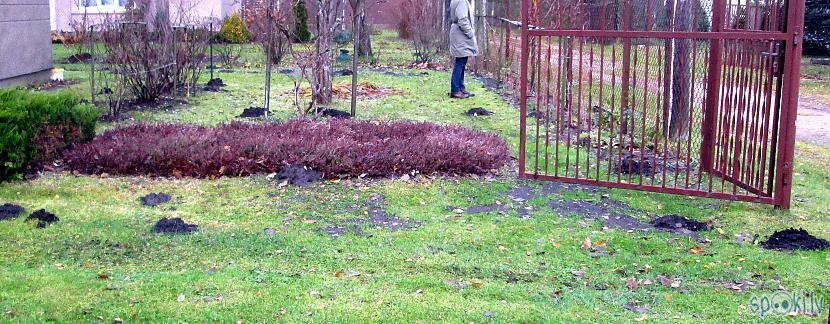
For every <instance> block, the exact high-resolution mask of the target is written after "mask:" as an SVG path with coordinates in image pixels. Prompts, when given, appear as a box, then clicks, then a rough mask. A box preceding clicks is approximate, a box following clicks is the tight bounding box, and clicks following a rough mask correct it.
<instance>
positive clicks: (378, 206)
mask: <svg viewBox="0 0 830 324" xmlns="http://www.w3.org/2000/svg"><path fill="white" fill-rule="evenodd" d="M385 204H386V197H384V196H383V195H380V194H372V195H371V196H369V199H368V200H367V201H366V203H365V204H364V206H365V207H366V208H367V209H368V216H369V217H368V218H357V219H350V220H346V221H345V222H343V223H340V224H332V225H329V226H327V227H325V228H324V229H323V230H324V231H325V232H326V234H328V235H330V236H334V237H337V236H342V235H344V234H346V233H348V232H351V233H353V234H355V235H358V236H363V235H364V229H365V228H366V227H369V228H374V229H379V230H386V231H400V230H405V229H410V228H416V227H419V226H421V225H422V224H423V223H422V222H420V221H416V222H412V221H409V220H405V219H402V218H400V217H398V216H397V215H390V214H388V213H387V212H386V210H384V209H383V206H384V205H385Z"/></svg>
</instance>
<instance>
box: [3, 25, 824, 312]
mask: <svg viewBox="0 0 830 324" xmlns="http://www.w3.org/2000/svg"><path fill="white" fill-rule="evenodd" d="M388 41H389V42H397V41H396V40H394V38H392V37H391V36H390V37H389V38H388ZM397 46H401V48H403V47H404V46H403V45H397ZM65 53H66V52H65V51H63V50H60V51H56V56H59V55H65ZM68 68H69V70H70V71H69V73H68V77H69V78H72V79H77V80H79V82H81V83H80V84H78V85H76V86H73V88H72V89H71V90H70V91H78V92H79V93H82V94H83V93H85V92H84V91H86V90H84V87H86V86H87V85H86V83H85V81H83V80H84V79H85V77H86V75H85V72H83V69H82V66H69V67H68ZM241 70H244V71H243V72H252V73H226V74H220V75H219V77H221V78H223V79H224V81H225V83H226V84H228V86H227V87H226V90H228V92H225V93H219V94H212V93H200V94H199V95H197V96H196V97H194V98H190V99H188V100H189V104H187V105H184V106H174V107H166V108H160V109H156V110H153V111H145V112H136V113H134V114H133V115H134V117H135V119H136V120H139V121H151V122H156V121H175V122H186V123H199V124H209V125H213V124H217V123H222V122H229V121H232V120H235V118H234V116H236V115H238V114H239V113H241V112H242V109H244V108H247V107H249V106H251V105H257V104H259V100H261V98H260V93H261V87H262V82H263V77H264V75H263V73H262V72H261V70H257V69H255V68H251V69H244V68H243V69H241ZM396 72H400V73H411V74H413V75H414V76H406V77H402V76H391V75H387V74H384V73H383V72H382V71H376V72H369V73H366V74H362V75H361V78H362V79H363V80H368V81H370V82H373V83H375V84H378V85H383V86H387V87H392V88H396V89H399V90H402V91H403V92H404V93H405V95H403V96H393V97H387V98H382V99H375V100H362V101H360V102H359V106H358V118H360V119H371V120H423V121H432V122H438V123H445V124H461V125H464V126H466V127H470V128H474V129H480V130H485V131H491V132H496V133H499V134H500V135H502V136H503V137H504V138H505V139H506V140H507V141H508V143H509V144H510V145H511V147H513V149H514V152H516V151H517V150H518V142H519V127H518V118H519V113H518V112H517V110H516V109H515V108H514V107H512V106H511V105H509V104H508V103H506V102H505V101H504V100H502V99H501V97H500V96H499V95H498V94H496V93H493V92H490V91H487V90H485V89H484V88H483V87H482V86H481V85H479V84H478V83H471V84H470V90H471V91H472V92H475V93H477V96H476V97H474V98H473V99H470V100H466V101H453V100H450V99H448V98H446V92H447V89H446V88H447V87H448V85H447V83H448V79H449V75H448V74H447V73H446V72H434V71H428V75H426V76H421V75H417V74H419V73H421V72H423V71H420V70H396ZM203 77H204V78H205V79H206V78H207V77H206V76H203ZM347 80H348V78H338V79H336V80H335V82H345V81H347ZM471 81H472V80H471ZM292 85H293V84H292V83H291V80H290V78H289V77H287V76H284V75H282V74H275V76H274V88H273V94H274V101H273V102H272V110H274V111H275V114H274V115H273V116H272V118H273V119H275V120H285V119H288V118H291V117H292V116H293V112H292V108H291V101H290V98H289V96H288V95H287V94H286V92H287V91H288V90H289V89H290V88H291V87H292ZM824 86H826V84H825V85H824ZM334 106H335V107H339V108H341V109H344V110H345V109H347V107H348V101H347V100H338V101H337V102H336V103H335V105H334ZM473 107H483V108H486V109H487V110H491V111H494V112H495V113H496V114H495V115H493V116H489V117H467V116H465V115H463V112H464V111H465V110H467V109H469V108H473ZM113 126H116V125H111V124H105V125H102V126H101V129H106V128H109V127H113ZM413 145H417V143H413ZM796 157H797V160H796V172H797V173H796V175H795V178H794V196H795V197H794V201H793V208H792V209H791V210H790V211H776V210H773V209H772V208H771V207H770V206H766V205H757V204H747V203H732V202H721V201H715V200H709V199H699V198H691V197H683V196H671V195H664V194H653V193H644V192H637V191H625V190H611V189H600V190H597V191H595V190H579V189H573V190H561V191H559V192H548V193H545V192H547V191H545V190H543V188H544V187H546V186H548V185H550V183H545V182H527V181H519V180H517V179H516V171H515V170H514V168H515V167H513V166H511V167H509V168H505V170H503V172H502V174H501V175H497V176H492V177H461V178H452V177H450V178H440V177H439V178H433V177H423V176H418V177H413V178H412V179H410V180H403V179H355V180H343V181H339V182H331V181H329V182H325V183H321V184H318V185H314V186H311V187H306V188H297V187H287V188H280V187H279V186H278V185H277V183H276V182H274V181H273V180H270V179H268V178H267V177H266V176H264V175H262V176H253V177H245V178H222V179H217V180H196V179H153V178H144V177H94V176H74V175H72V174H68V173H46V174H43V175H42V176H41V177H40V178H38V179H36V180H32V181H26V182H12V183H3V184H0V203H5V202H12V203H17V204H20V205H23V206H24V207H26V208H27V209H28V211H33V210H36V209H40V208H46V209H47V210H49V211H51V212H54V213H55V214H57V215H58V216H59V217H60V218H61V220H60V222H58V223H56V224H54V225H52V226H49V227H47V228H45V229H37V228H35V226H34V224H32V223H27V222H24V220H23V218H22V217H21V218H19V219H16V220H11V221H3V222H0V247H2V248H0V311H1V312H2V313H0V319H2V321H8V322H43V321H59V322H112V321H115V320H117V319H121V320H123V321H129V322H139V321H140V322H169V321H174V320H175V321H177V322H207V321H210V322H234V321H243V322H272V321H275V320H276V319H280V320H285V321H290V322H300V321H303V322H305V321H313V322H362V321H374V322H380V321H383V322H417V321H425V322H539V321H556V322H622V321H634V320H645V319H647V320H651V321H657V322H672V323H673V322H710V323H723V322H748V323H750V322H751V323H755V322H782V321H787V322H820V321H821V319H820V318H819V317H814V316H806V315H798V316H779V315H770V316H768V317H765V318H763V319H762V318H759V317H758V316H756V315H755V314H753V312H752V311H751V309H750V302H751V298H752V296H753V295H761V294H767V295H772V294H773V293H775V292H777V291H779V289H786V290H788V291H791V292H795V291H799V292H800V291H808V292H811V293H816V294H818V295H820V296H823V297H824V298H826V299H827V300H828V301H829V302H830V294H828V289H830V267H828V264H830V254H828V253H827V252H795V253H790V252H777V251H768V250H764V249H762V248H761V247H760V246H758V245H757V242H758V241H761V240H763V239H765V238H766V237H767V236H768V235H770V234H771V233H772V232H774V231H775V230H780V229H784V228H787V227H803V228H805V229H807V230H808V231H810V232H811V233H812V234H814V235H816V236H819V237H823V238H830V209H828V208H827V205H826V201H827V200H829V199H830V150H828V149H824V148H820V147H817V146H812V145H807V144H799V145H798V147H797V153H796ZM514 164H515V163H514ZM523 186H530V187H531V189H532V190H533V191H534V192H535V195H534V196H535V197H533V198H532V199H529V200H527V201H522V200H513V199H510V198H509V197H507V196H506V195H505V194H504V193H505V192H507V191H510V190H513V189H515V188H521V187H523ZM151 192H166V193H170V194H172V195H173V196H174V199H173V201H172V202H171V203H168V204H164V205H162V206H160V207H156V208H151V207H143V206H141V204H140V202H139V197H140V196H143V195H145V194H148V193H151ZM377 195H381V196H383V197H385V203H384V204H383V205H382V208H383V209H384V210H385V211H386V212H387V213H389V214H390V215H397V216H398V217H400V219H402V220H404V221H406V222H408V223H409V224H410V225H412V226H411V227H410V228H408V229H405V230H399V231H394V230H390V229H386V228H379V229H378V228H373V227H372V226H364V227H363V228H362V230H360V231H357V232H356V231H346V233H345V234H344V235H342V236H337V237H335V236H332V235H329V234H328V233H327V230H328V229H329V228H330V227H332V226H343V227H345V228H347V229H350V228H353V225H354V224H355V223H357V222H356V221H355V220H356V219H366V218H368V217H369V216H367V212H368V211H369V210H368V207H367V203H366V201H367V200H369V199H370V197H373V196H374V197H377ZM608 199H611V200H617V201H620V202H624V203H626V204H628V205H630V206H631V207H632V210H630V211H629V213H630V215H631V216H633V217H635V218H636V219H638V220H641V221H648V220H649V219H651V218H652V217H654V215H667V214H680V215H683V216H686V217H690V218H694V219H698V220H706V221H712V222H713V223H714V224H715V227H716V229H715V230H712V231H708V232H704V233H702V234H701V238H702V239H704V240H706V241H708V242H707V243H698V242H697V241H696V240H694V239H690V238H687V237H683V236H677V235H673V234H669V233H664V232H653V231H650V232H627V231H623V230H619V229H615V228H607V227H604V226H603V222H602V220H601V219H599V220H594V219H585V218H584V217H583V215H576V214H571V215H558V214H557V213H556V212H554V210H553V209H552V208H551V207H550V206H549V202H551V201H553V202H554V204H557V203H558V204H566V203H567V202H569V201H573V200H588V201H608ZM496 203H500V204H507V205H510V206H512V207H513V208H511V209H510V210H509V211H507V212H505V213H504V214H500V213H497V212H487V213H481V214H461V213H457V212H456V211H452V210H451V208H448V206H453V207H460V208H466V207H470V206H475V205H487V204H496ZM525 207H527V209H526V210H529V213H530V215H531V216H530V218H524V217H520V215H519V213H518V212H517V210H518V209H519V208H525ZM162 217H182V218H184V219H185V220H186V221H188V222H192V223H196V224H198V225H199V226H200V231H199V232H198V233H195V234H191V235H157V234H153V233H152V227H153V223H155V222H156V221H157V220H159V219H161V218H162ZM266 229H273V230H274V231H273V232H270V231H269V233H266V231H265V230H266ZM739 237H748V238H749V239H748V240H747V241H746V242H744V243H738V242H737V240H736V239H737V238H739ZM586 239H589V240H591V241H592V242H593V245H594V246H602V245H605V247H604V248H605V249H606V250H607V251H608V252H609V255H595V256H591V255H590V253H591V252H590V251H588V250H584V249H582V248H581V245H583V244H584V241H585V240H586ZM698 247H702V249H703V250H702V251H701V250H699V249H698ZM693 248H694V249H693ZM662 276H665V277H667V278H669V279H670V280H671V281H672V282H673V283H674V286H672V285H671V284H669V285H662V284H661V283H660V280H659V279H658V278H659V277H662ZM628 279H633V280H636V281H638V282H639V284H638V285H637V287H627V286H630V285H628V284H627V280H628ZM745 280H749V281H752V282H753V283H754V286H752V285H744V288H745V291H743V292H739V291H736V290H734V289H730V288H729V287H727V286H725V285H728V284H730V283H735V282H736V281H737V282H743V281H745ZM648 281H651V284H648ZM730 287H731V286H730ZM626 303H633V304H636V305H638V306H644V305H647V306H648V307H649V310H648V312H646V313H636V312H632V311H630V310H627V309H626V308H625V307H624V305H625V304H626ZM826 307H827V303H825V308H826ZM823 316H827V311H826V310H825V311H824V315H823Z"/></svg>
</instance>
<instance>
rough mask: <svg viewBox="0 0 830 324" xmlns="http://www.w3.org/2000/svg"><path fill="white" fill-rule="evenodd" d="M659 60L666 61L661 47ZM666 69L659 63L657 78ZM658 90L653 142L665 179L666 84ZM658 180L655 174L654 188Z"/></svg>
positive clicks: (652, 183) (658, 49)
mask: <svg viewBox="0 0 830 324" xmlns="http://www.w3.org/2000/svg"><path fill="white" fill-rule="evenodd" d="M664 48H665V47H664ZM657 58H658V59H660V58H662V59H663V60H665V59H666V56H665V53H663V49H662V48H660V47H658V48H657ZM661 63H664V64H661ZM664 67H665V68H668V66H666V65H665V62H657V69H658V71H657V76H658V77H659V76H661V75H663V73H664V72H663V68H664ZM665 73H667V74H668V71H666V72H665ZM657 88H658V90H659V91H657V100H655V101H654V102H655V104H656V107H655V108H656V109H655V110H658V111H655V115H656V116H657V122H655V123H654V127H655V129H656V130H655V132H654V140H653V141H654V152H655V153H657V152H660V154H662V155H663V170H662V172H663V178H665V177H666V174H665V172H666V156H667V155H666V154H667V152H666V150H665V147H664V149H663V151H660V141H661V140H662V139H663V138H664V137H665V136H663V134H665V131H664V130H662V129H663V125H664V121H663V119H664V118H666V117H667V116H668V110H667V108H666V106H665V105H661V103H662V102H663V95H664V94H666V93H667V91H668V90H666V89H667V88H666V84H665V83H658V84H657ZM661 108H662V109H661ZM658 136H659V138H658ZM656 179H657V174H654V175H653V176H652V177H651V185H652V186H653V185H654V182H655V180H656ZM664 185H665V181H662V182H661V186H664Z"/></svg>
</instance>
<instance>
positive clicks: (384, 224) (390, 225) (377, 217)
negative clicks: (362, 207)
mask: <svg viewBox="0 0 830 324" xmlns="http://www.w3.org/2000/svg"><path fill="white" fill-rule="evenodd" d="M369 223H370V225H371V226H372V227H374V228H375V229H382V230H387V231H399V230H402V229H407V228H413V227H418V226H420V225H421V222H414V223H413V222H409V221H407V220H403V219H401V218H400V217H398V216H396V215H389V214H387V213H386V211H385V210H383V209H371V210H369Z"/></svg>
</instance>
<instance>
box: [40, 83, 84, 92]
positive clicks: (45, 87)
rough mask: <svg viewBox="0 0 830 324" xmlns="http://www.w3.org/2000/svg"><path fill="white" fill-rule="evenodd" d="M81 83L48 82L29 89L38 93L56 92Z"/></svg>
mask: <svg viewBox="0 0 830 324" xmlns="http://www.w3.org/2000/svg"><path fill="white" fill-rule="evenodd" d="M78 83H80V82H79V81H77V80H69V81H66V80H62V81H47V82H43V83H34V84H31V85H29V89H32V90H37V91H56V90H60V89H64V88H66V87H69V86H72V85H76V84H78Z"/></svg>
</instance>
